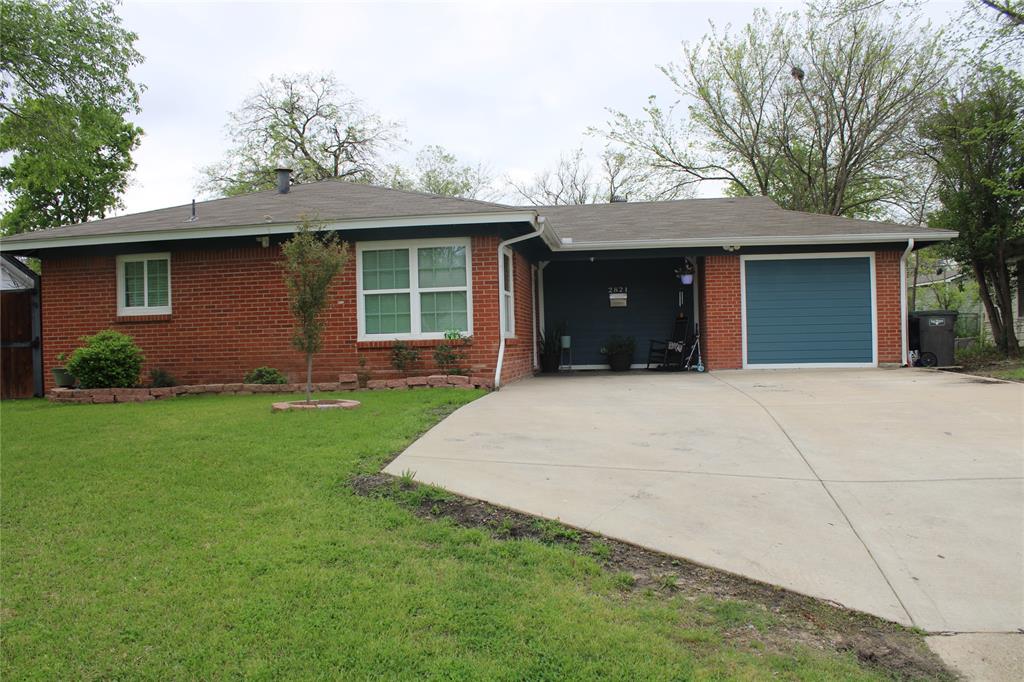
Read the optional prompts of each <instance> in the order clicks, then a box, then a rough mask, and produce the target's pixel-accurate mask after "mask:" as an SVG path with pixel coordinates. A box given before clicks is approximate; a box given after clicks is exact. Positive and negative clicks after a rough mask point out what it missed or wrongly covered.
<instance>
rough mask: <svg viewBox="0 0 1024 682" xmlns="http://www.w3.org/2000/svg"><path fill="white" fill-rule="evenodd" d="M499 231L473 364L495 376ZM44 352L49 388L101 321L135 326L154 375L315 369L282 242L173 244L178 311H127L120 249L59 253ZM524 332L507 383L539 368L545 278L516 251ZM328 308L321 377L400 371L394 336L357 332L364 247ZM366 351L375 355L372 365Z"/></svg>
mask: <svg viewBox="0 0 1024 682" xmlns="http://www.w3.org/2000/svg"><path fill="white" fill-rule="evenodd" d="M498 243H499V237H498V236H496V235H487V236H474V237H473V238H472V242H471V251H472V271H473V343H472V345H471V346H470V347H469V351H468V358H467V359H466V360H465V361H464V362H463V368H464V369H466V370H468V372H469V374H471V375H473V376H477V377H487V378H489V379H493V377H494V367H495V362H496V359H497V350H498V331H499V330H498V279H497V247H498ZM42 267H43V285H42V318H43V319H42V321H43V361H44V365H45V370H44V376H45V381H46V388H47V390H48V389H50V388H52V387H53V378H52V375H51V373H50V369H51V368H52V367H54V366H56V365H57V362H56V356H57V354H58V353H61V352H69V351H71V350H73V349H74V348H75V347H77V346H78V345H80V341H79V339H80V337H82V336H84V335H88V334H93V333H95V332H97V331H99V330H101V329H116V330H118V331H121V332H124V333H126V334H130V335H131V336H133V337H134V338H135V340H136V342H137V343H138V344H139V346H141V347H142V349H143V351H144V353H145V355H146V364H145V367H144V368H143V377H142V378H143V380H145V379H146V378H147V373H148V371H149V370H150V369H151V368H156V367H159V368H162V369H165V370H167V371H168V372H170V373H171V374H172V375H173V376H174V377H175V378H176V379H177V380H178V381H179V382H181V383H186V384H201V383H230V382H240V381H242V377H243V375H244V374H245V373H246V372H247V371H248V370H250V369H253V368H254V367H258V366H260V365H270V366H273V367H276V368H277V369H279V370H281V371H282V372H284V373H285V374H286V375H288V377H289V381H293V382H297V381H302V380H304V379H305V364H304V360H303V357H302V356H301V354H299V353H298V352H296V351H294V350H292V348H291V346H290V340H291V335H292V318H291V315H290V313H289V311H288V306H287V295H286V290H285V285H284V281H283V270H282V256H281V251H280V248H279V247H277V246H271V247H269V248H262V247H259V246H254V247H244V248H224V249H218V250H212V249H190V250H178V251H172V252H171V300H172V309H173V313H172V314H171V315H158V316H146V317H118V315H117V280H116V258H115V256H113V255H104V256H94V255H89V256H71V257H53V258H45V259H44V260H43V264H42ZM515 283H516V308H517V313H516V331H517V335H518V338H517V339H514V340H510V342H509V343H508V344H507V345H508V348H507V350H506V356H505V366H504V370H503V372H502V380H503V381H512V380H514V379H517V378H520V377H522V376H525V375H527V374H530V373H531V372H532V370H533V363H532V336H531V334H532V320H533V318H534V315H533V305H532V301H533V286H532V280H531V275H530V263H529V262H528V261H527V260H526V259H525V258H524V257H523V256H522V255H520V254H516V271H515ZM332 299H333V300H334V301H335V303H334V305H332V306H331V308H330V309H329V311H328V312H327V314H326V316H325V322H326V325H325V331H324V349H323V351H322V352H320V353H319V354H318V355H317V357H316V359H315V361H314V365H313V368H314V381H317V382H326V381H337V380H338V375H339V374H340V373H353V372H360V371H365V372H367V373H368V374H369V376H370V378H372V379H389V378H394V377H397V376H398V374H397V372H395V370H394V369H393V368H392V366H391V346H392V342H390V341H373V342H357V340H356V338H357V320H356V259H355V255H354V251H353V254H352V257H350V258H349V262H348V264H347V265H346V268H345V270H344V271H343V272H342V274H341V275H340V276H339V278H338V282H337V284H336V285H335V289H334V291H333V293H332ZM410 343H411V344H412V345H415V346H417V347H419V348H420V350H421V355H420V362H419V366H418V367H416V368H415V369H414V371H412V372H410V373H411V374H428V373H430V372H432V371H436V369H437V368H436V367H435V366H434V362H433V358H432V351H433V348H434V347H435V346H436V345H437V344H438V342H437V341H412V342H410ZM360 358H362V359H363V362H364V365H362V366H361V365H360Z"/></svg>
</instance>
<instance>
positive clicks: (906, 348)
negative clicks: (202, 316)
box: [875, 237, 914, 367]
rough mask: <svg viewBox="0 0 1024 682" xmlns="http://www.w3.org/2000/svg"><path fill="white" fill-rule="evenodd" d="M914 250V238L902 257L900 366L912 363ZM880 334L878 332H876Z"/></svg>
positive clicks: (908, 243) (909, 241)
mask: <svg viewBox="0 0 1024 682" xmlns="http://www.w3.org/2000/svg"><path fill="white" fill-rule="evenodd" d="M913 250H914V238H913V237H911V238H910V239H908V240H907V248H906V249H905V250H904V251H903V255H902V256H900V346H901V347H900V359H901V362H900V364H901V365H902V366H903V367H906V366H907V365H908V364H909V363H910V339H909V338H908V337H907V314H908V311H907V256H909V255H910V252H911V251H913ZM875 333H876V334H877V333H878V330H877V329H876V330H875Z"/></svg>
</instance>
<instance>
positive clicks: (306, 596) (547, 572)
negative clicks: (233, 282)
mask: <svg viewBox="0 0 1024 682" xmlns="http://www.w3.org/2000/svg"><path fill="white" fill-rule="evenodd" d="M478 395H479V393H477V392H471V391H460V390H447V389H437V390H430V391H416V392H411V391H401V392H398V391H396V392H373V393H364V394H360V395H359V396H358V397H359V399H360V400H362V401H363V405H362V407H361V408H359V409H358V410H355V411H351V412H345V411H343V412H332V413H328V412H314V413H287V414H271V413H270V410H269V403H270V402H271V400H272V399H271V398H269V397H266V396H259V395H254V396H230V397H222V396H216V397H215V396H209V397H205V396H204V397H187V398H178V399H174V400H169V401H161V402H151V403H142V404H123V405H121V404H118V405H50V404H48V403H46V402H43V401H29V402H8V403H4V404H3V405H2V406H0V418H2V423H0V429H2V430H0V434H2V436H0V437H2V441H0V448H2V462H0V465H2V477H0V484H2V486H0V493H2V497H0V500H2V503H0V523H2V526H0V528H2V537H0V543H2V544H0V552H2V555H0V562H2V564H0V578H2V582H0V586H2V601H0V616H2V665H0V676H2V677H3V679H9V680H13V679H23V678H48V679H90V678H150V679H210V678H223V677H247V678H249V677H251V678H264V679H270V678H313V677H316V678H325V679H330V678H334V679H337V678H344V677H347V678H350V679H351V678H367V677H378V678H385V679H414V678H423V677H428V678H443V679H482V678H486V679H518V680H543V679H583V680H591V679H597V678H608V679H619V680H622V679H694V678H696V679H708V678H715V679H722V678H730V679H747V680H755V679H763V678H765V677H768V676H776V677H779V678H782V679H821V680H824V679H829V680H831V679H876V676H877V675H878V673H877V672H873V671H868V670H865V669H862V668H860V667H858V664H857V662H856V660H855V659H854V658H853V656H847V655H838V654H834V653H826V652H819V651H812V650H811V649H805V648H801V647H799V646H795V645H794V646H793V648H791V649H790V648H789V647H788V646H786V647H783V650H782V651H779V647H778V645H773V646H772V647H771V648H764V647H761V646H758V645H753V646H751V645H744V646H737V645H735V644H733V643H732V642H733V640H732V639H730V638H728V637H726V636H725V635H724V633H725V632H726V630H727V629H729V628H749V629H751V630H752V631H754V632H757V629H758V628H761V627H765V622H766V620H767V619H768V618H769V616H768V614H767V613H766V612H755V611H753V610H751V609H750V608H746V607H744V605H742V604H737V603H735V602H720V601H716V600H714V599H699V600H695V601H692V600H687V599H684V598H681V597H680V598H677V599H672V598H662V597H660V596H658V597H652V596H647V597H644V596H643V595H631V596H628V597H627V596H624V595H623V592H622V590H621V585H620V584H619V583H621V580H622V578H621V576H615V575H610V574H608V573H607V572H605V571H604V570H603V569H601V568H600V567H599V565H598V564H597V563H596V562H595V561H594V560H593V559H590V558H587V557H585V556H581V555H580V554H578V553H576V552H574V551H572V550H571V549H567V548H563V547H556V546H549V545H544V544H540V543H538V542H535V541H532V540H497V539H494V538H492V537H491V536H490V535H489V534H487V533H485V532H483V531H481V530H476V529H465V528H459V527H457V526H455V525H453V524H451V523H448V522H445V521H433V520H428V519H421V518H418V517H416V516H414V515H413V514H412V513H411V512H410V511H408V510H407V509H406V508H404V507H402V506H400V505H399V504H398V503H397V502H394V501H391V500H387V499H374V498H365V497H359V496H357V495H355V494H354V493H353V492H352V490H351V489H350V487H349V485H348V480H349V479H350V477H351V476H352V475H353V474H357V473H365V472H371V471H376V470H377V469H379V467H380V466H381V464H382V462H383V461H385V459H386V458H387V457H388V456H389V455H390V454H392V453H394V452H396V451H399V450H401V449H402V448H403V447H404V446H406V445H407V444H408V443H409V442H410V441H412V440H413V439H414V438H415V437H416V436H417V434H419V433H420V432H422V431H423V430H425V429H427V428H429V427H430V426H431V425H432V424H433V423H434V422H435V421H437V419H439V418H440V417H441V416H442V415H443V414H445V413H446V412H447V411H449V410H450V409H451V408H452V407H454V406H457V405H459V404H462V403H464V402H468V401H470V400H473V399H474V398H475V397H477V396H478ZM748 623H749V625H748Z"/></svg>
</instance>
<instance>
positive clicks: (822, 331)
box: [744, 256, 874, 366]
mask: <svg viewBox="0 0 1024 682" xmlns="http://www.w3.org/2000/svg"><path fill="white" fill-rule="evenodd" d="M744 280H745V281H744V302H745V307H746V313H745V314H746V358H745V361H746V364H747V365H750V366H756V365H814V364H870V363H872V362H873V361H874V357H873V356H874V352H873V348H874V328H873V323H872V305H873V304H872V300H871V259H870V258H868V257H867V256H858V257H839V258H832V257H829V258H792V259H783V260H776V259H770V260H759V259H750V260H744Z"/></svg>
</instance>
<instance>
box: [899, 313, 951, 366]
mask: <svg viewBox="0 0 1024 682" xmlns="http://www.w3.org/2000/svg"><path fill="white" fill-rule="evenodd" d="M956 316H957V312H956V311H955V310H918V311H916V312H913V313H910V350H916V351H917V352H918V359H917V365H918V366H919V367H949V366H950V365H952V364H953V363H954V361H955V360H954V355H953V351H954V349H955V348H956Z"/></svg>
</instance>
